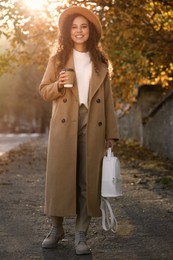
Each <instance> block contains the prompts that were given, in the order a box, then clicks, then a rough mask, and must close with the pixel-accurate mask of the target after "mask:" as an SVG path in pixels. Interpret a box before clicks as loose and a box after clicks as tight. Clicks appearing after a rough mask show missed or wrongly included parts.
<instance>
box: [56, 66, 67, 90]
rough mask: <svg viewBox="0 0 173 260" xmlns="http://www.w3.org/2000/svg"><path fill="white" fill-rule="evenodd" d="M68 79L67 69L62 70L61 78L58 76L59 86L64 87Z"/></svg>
mask: <svg viewBox="0 0 173 260" xmlns="http://www.w3.org/2000/svg"><path fill="white" fill-rule="evenodd" d="M67 81H68V75H67V73H66V72H65V70H62V71H60V73H59V78H58V82H59V88H60V89H62V88H63V87H64V84H66V83H67Z"/></svg>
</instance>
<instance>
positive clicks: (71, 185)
mask: <svg viewBox="0 0 173 260" xmlns="http://www.w3.org/2000/svg"><path fill="white" fill-rule="evenodd" d="M66 67H70V68H74V62H73V56H72V55H71V56H70V58H69V60H68V62H67V64H66ZM39 90H40V94H41V96H42V98H43V99H44V100H46V101H52V102H53V108H52V117H51V121H50V132H49V141H48V156H47V172H46V191H45V192H46V194H45V199H46V203H45V213H46V214H47V215H48V216H65V217H70V216H75V215H76V161H77V135H78V111H79V98H78V88H77V82H76V79H75V82H74V86H73V87H72V88H68V89H63V90H62V91H58V81H57V72H56V63H55V59H54V58H53V57H52V58H50V60H49V62H48V66H47V69H46V71H45V74H44V76H43V79H42V82H41V84H40V87H39ZM109 138H111V139H117V138H118V136H117V125H116V118H115V113H114V107H113V101H112V93H111V88H110V81H109V77H108V73H107V68H106V66H105V65H104V64H101V69H100V72H99V74H97V73H96V72H95V70H94V69H92V78H91V82H90V91H89V108H88V125H87V158H86V159H87V174H86V181H87V207H88V214H89V215H90V216H95V217H97V216H101V211H100V191H101V188H100V187H101V185H100V184H101V165H102V158H103V155H104V152H105V139H109Z"/></svg>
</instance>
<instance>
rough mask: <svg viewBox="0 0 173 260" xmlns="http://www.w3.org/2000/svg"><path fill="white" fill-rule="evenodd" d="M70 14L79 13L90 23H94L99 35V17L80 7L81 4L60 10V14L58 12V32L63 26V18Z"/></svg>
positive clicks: (100, 30)
mask: <svg viewBox="0 0 173 260" xmlns="http://www.w3.org/2000/svg"><path fill="white" fill-rule="evenodd" d="M72 14H79V15H82V16H84V17H85V18H86V19H88V20H89V21H90V22H91V23H93V24H94V26H95V28H96V30H97V31H98V33H99V35H100V37H101V35H102V26H101V23H100V21H99V19H98V18H97V16H96V15H95V14H94V13H93V12H92V11H90V10H89V9H87V8H84V7H81V6H72V7H69V8H67V9H66V10H65V11H64V12H62V14H60V16H59V21H58V24H59V29H60V32H62V28H63V24H64V22H65V20H66V19H67V17H68V16H70V15H72Z"/></svg>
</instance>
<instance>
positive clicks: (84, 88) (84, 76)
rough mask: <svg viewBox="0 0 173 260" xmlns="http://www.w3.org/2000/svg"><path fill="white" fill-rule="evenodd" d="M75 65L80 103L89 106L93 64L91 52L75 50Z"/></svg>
mask: <svg viewBox="0 0 173 260" xmlns="http://www.w3.org/2000/svg"><path fill="white" fill-rule="evenodd" d="M73 57H74V67H75V73H76V78H77V85H78V93H79V104H80V105H81V104H84V105H85V106H86V107H87V108H88V93H89V84H90V79H91V72H92V64H91V59H90V55H89V52H79V51H76V50H73Z"/></svg>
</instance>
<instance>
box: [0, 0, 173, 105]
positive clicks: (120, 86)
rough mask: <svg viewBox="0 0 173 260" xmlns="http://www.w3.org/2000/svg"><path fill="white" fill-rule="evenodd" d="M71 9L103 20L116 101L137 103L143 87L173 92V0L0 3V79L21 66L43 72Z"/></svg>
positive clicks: (103, 43) (105, 43)
mask: <svg viewBox="0 0 173 260" xmlns="http://www.w3.org/2000/svg"><path fill="white" fill-rule="evenodd" d="M71 5H85V6H88V7H89V8H91V9H93V11H94V12H95V13H96V14H97V15H98V16H99V17H100V20H101V22H102V25H103V31H104V36H103V37H102V45H103V46H104V49H105V50H106V52H107V53H108V55H109V57H110V59H111V61H112V65H113V71H114V74H113V78H112V86H113V90H114V95H115V96H116V98H117V100H118V103H119V104H121V103H124V102H133V101H134V99H135V96H136V93H137V90H138V87H139V86H140V85H141V84H144V83H147V84H148V83H149V84H158V83H159V84H161V85H162V86H163V87H164V88H172V87H173V85H172V80H173V55H172V54H173V2H172V0H157V1H154V0H141V1H138V0H128V1H127V0H112V1H107V0H103V1H101V0H98V1H80V0H79V1H54V0H47V1H46V3H45V5H44V8H42V9H41V10H32V9H29V8H28V6H27V5H26V4H24V2H23V1H22V0H11V1H7V0H4V1H1V2H0V11H1V22H0V23H1V31H0V36H1V39H2V40H3V41H5V39H7V42H8V44H7V46H6V48H4V47H3V48H1V55H0V75H3V74H4V73H5V72H7V71H9V70H12V69H13V68H14V66H16V65H17V64H18V65H21V64H36V65H37V66H38V67H39V68H40V69H41V70H44V69H45V65H46V63H47V59H48V56H49V55H50V52H52V51H53V49H54V48H56V38H57V31H58V29H57V21H58V14H59V13H60V12H62V11H63V9H64V8H66V7H67V6H71Z"/></svg>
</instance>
